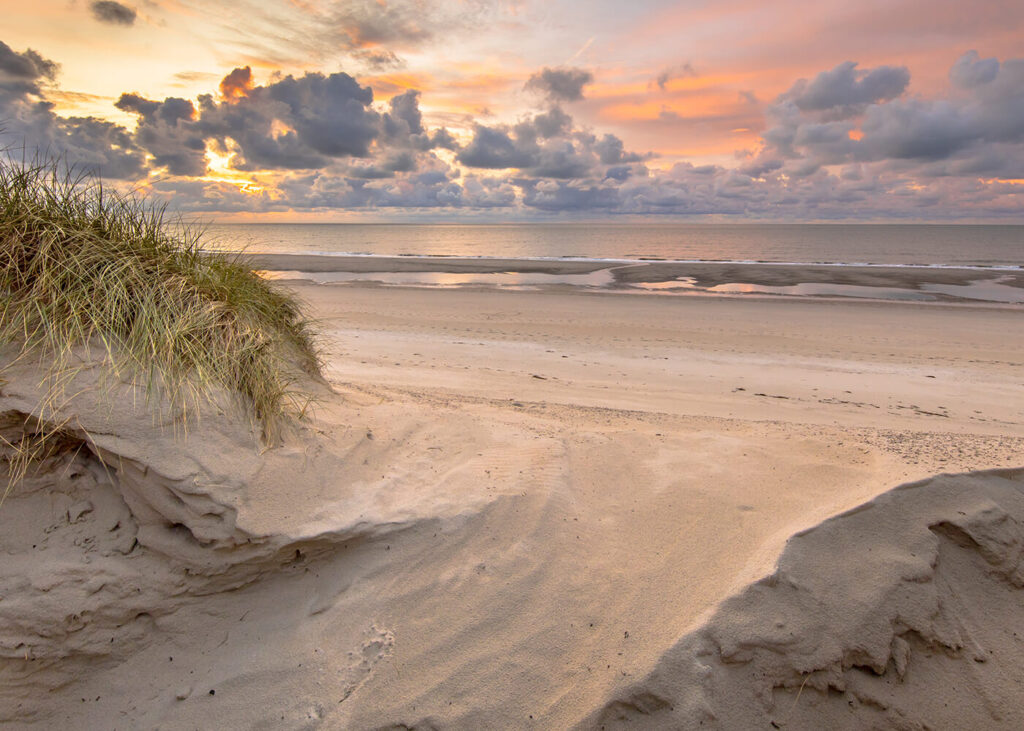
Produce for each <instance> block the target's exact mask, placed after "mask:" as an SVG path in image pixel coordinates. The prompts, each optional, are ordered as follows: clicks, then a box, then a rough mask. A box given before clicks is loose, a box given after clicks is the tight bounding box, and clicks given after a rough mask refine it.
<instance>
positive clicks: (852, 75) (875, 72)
mask: <svg viewBox="0 0 1024 731" xmlns="http://www.w3.org/2000/svg"><path fill="white" fill-rule="evenodd" d="M908 83H910V72H909V71H908V70H907V69H906V67H903V66H898V67H897V66H879V67H878V68H875V69H872V70H870V71H863V70H858V69H857V64H856V62H854V61H847V62H845V63H841V64H839V65H838V66H836V67H835V68H834V69H832V70H831V71H822V72H821V73H819V74H818V75H817V76H815V77H814V79H812V80H811V81H809V82H808V81H807V80H806V79H800V80H799V81H797V82H796V83H795V84H794V85H793V86H792V88H790V90H789V91H787V92H786V93H785V94H783V95H782V97H781V99H782V100H784V101H791V102H792V103H793V104H794V105H795V106H796V107H797V109H800V110H801V111H804V112H815V111H817V112H826V111H832V112H835V113H837V114H838V115H839V116H851V115H853V114H856V113H857V111H858V110H861V109H863V108H864V107H865V106H867V105H868V104H874V103H877V102H881V101H888V100H890V99H895V98H896V97H898V96H899V95H900V94H902V93H903V92H904V90H906V88H907V84H908Z"/></svg>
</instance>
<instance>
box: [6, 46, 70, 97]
mask: <svg viewBox="0 0 1024 731" xmlns="http://www.w3.org/2000/svg"><path fill="white" fill-rule="evenodd" d="M59 70H60V66H59V65H58V64H56V63H55V62H53V61H50V60H49V59H45V58H43V57H42V56H40V55H39V54H38V53H36V52H35V51H33V50H32V49H31V48H29V49H27V50H26V51H24V52H23V53H17V52H15V51H14V50H13V49H12V48H11V47H10V46H8V45H7V44H6V43H4V42H3V41H0V84H29V85H31V86H32V88H35V82H37V81H39V80H40V79H47V80H49V81H53V80H54V79H55V78H56V77H57V72H58V71H59Z"/></svg>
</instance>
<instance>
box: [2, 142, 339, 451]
mask: <svg viewBox="0 0 1024 731" xmlns="http://www.w3.org/2000/svg"><path fill="white" fill-rule="evenodd" d="M0 345H7V346H11V347H12V348H13V352H14V353H15V357H16V358H17V357H26V356H28V357H38V358H40V359H41V360H42V361H43V362H46V363H48V364H52V365H49V366H47V368H48V371H49V373H48V374H47V375H48V378H47V382H48V383H50V384H52V385H51V386H49V387H48V388H49V389H50V391H49V393H48V395H47V398H46V399H44V401H49V402H50V405H51V407H52V406H53V405H54V404H57V403H60V402H61V401H62V399H64V398H65V395H64V394H62V393H60V392H59V390H60V384H61V383H62V378H61V373H62V371H63V370H64V369H67V368H68V367H69V363H71V362H72V361H73V360H74V357H73V356H74V354H75V353H76V352H78V353H80V352H81V348H82V346H86V345H88V346H89V348H90V351H89V352H91V353H97V352H98V353H100V357H101V358H102V360H103V364H104V366H105V367H107V368H108V369H109V371H110V372H111V373H114V374H116V375H117V376H118V377H121V378H124V377H125V376H126V375H127V376H128V377H130V378H131V379H133V380H134V381H135V382H136V383H144V384H145V385H146V388H147V394H148V396H149V399H150V402H151V404H153V403H154V402H156V401H159V402H160V403H161V404H165V405H166V404H168V403H170V404H171V405H172V406H173V407H175V408H180V409H181V410H182V411H183V412H186V413H187V412H188V411H189V407H190V406H194V405H195V404H196V398H197V397H200V398H202V397H204V396H210V395H212V394H213V393H214V392H223V391H227V392H228V393H231V394H234V395H236V396H237V400H238V402H239V405H240V406H241V408H242V409H243V410H244V411H245V412H246V413H247V414H248V415H249V416H250V417H251V418H252V419H253V423H254V424H255V425H257V426H258V427H260V429H261V434H262V437H263V439H264V440H267V441H271V442H272V441H274V440H275V439H276V438H277V436H278V435H279V433H280V431H279V428H280V426H281V425H282V424H283V423H284V421H286V420H287V419H288V418H290V417H293V416H295V415H296V414H297V413H299V412H301V410H302V409H304V408H305V404H306V403H307V402H308V398H307V396H306V395H304V394H303V393H302V392H301V387H300V386H301V382H302V381H303V379H305V378H308V377H310V376H312V377H315V376H317V375H319V368H320V361H319V358H318V354H317V350H316V347H315V343H314V336H313V333H312V329H311V326H310V323H309V321H308V320H307V319H305V318H304V316H303V314H302V312H301V310H300V307H299V305H298V304H297V302H296V301H295V300H294V299H293V298H292V297H290V296H289V295H288V294H286V293H284V292H282V291H281V290H279V289H277V288H275V287H274V286H272V285H271V284H269V283H268V282H267V281H265V280H264V279H262V278H260V277H259V276H258V275H257V274H256V273H254V272H253V271H252V269H251V268H249V267H248V266H246V264H245V261H244V259H243V258H241V257H239V256H237V255H231V256H226V255H216V256H215V255H211V254H208V253H204V252H203V251H202V250H201V248H200V238H199V236H198V235H197V234H195V233H194V232H190V231H188V230H187V229H185V228H182V229H181V231H180V232H177V231H176V230H172V229H171V227H170V226H168V225H167V222H166V220H165V216H164V211H163V209H162V208H160V207H157V206H154V205H152V204H151V203H149V202H147V201H146V200H145V199H143V198H141V197H139V196H137V195H122V194H117V193H112V192H110V191H109V190H108V189H107V188H105V187H104V186H103V185H102V183H101V182H100V181H98V180H96V179H93V178H90V177H88V176H83V175H77V174H74V173H71V172H68V171H65V170H64V169H63V168H62V167H61V166H60V165H59V164H56V163H44V164H31V163H17V162H10V161H7V160H4V159H3V155H2V153H0ZM63 380H64V382H66V380H67V379H63ZM42 410H43V409H42V407H41V408H40V411H42ZM51 410H53V411H54V412H56V409H51ZM45 417H46V415H45V414H43V413H40V414H37V415H36V418H39V419H44V418H45ZM8 446H10V445H8Z"/></svg>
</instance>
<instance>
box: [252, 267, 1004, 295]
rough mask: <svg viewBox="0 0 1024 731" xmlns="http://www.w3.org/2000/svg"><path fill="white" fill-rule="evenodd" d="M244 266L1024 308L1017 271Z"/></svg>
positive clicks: (399, 282)
mask: <svg viewBox="0 0 1024 731" xmlns="http://www.w3.org/2000/svg"><path fill="white" fill-rule="evenodd" d="M246 259H247V261H249V262H250V263H251V264H252V265H253V266H254V267H256V268H258V269H259V270H261V271H262V272H264V273H265V276H269V277H270V278H273V279H287V280H291V281H295V280H303V279H306V280H310V281H315V282H317V283H320V284H379V285H385V286H408V287H446V288H456V287H467V286H468V287H472V286H484V287H487V286H491V287H495V288H500V289H506V288H507V289H517V288H518V289H522V288H543V287H562V288H578V289H580V290H586V291H591V292H614V293H622V292H632V293H642V294H653V295H681V294H700V295H712V296H717V295H750V294H752V295H775V296H785V297H798V298H807V297H814V298H819V297H849V298H859V299H876V300H886V301H894V300H910V301H919V302H987V303H1000V304H1004V305H1011V306H1012V305H1019V304H1024V271H1021V270H1020V269H1019V268H995V267H992V268H982V267H974V268H970V267H952V266H910V265H899V266H896V265H891V266H890V265H864V264H793V263H781V262H756V263H752V262H707V261H694V262H685V261H674V262H669V261H654V260H590V259H502V258H493V259H492V258H474V257H411V256H376V255H366V256H362V255H357V256H340V255H339V256H334V255H331V256H322V255H309V254H253V255H248V256H247V257H246Z"/></svg>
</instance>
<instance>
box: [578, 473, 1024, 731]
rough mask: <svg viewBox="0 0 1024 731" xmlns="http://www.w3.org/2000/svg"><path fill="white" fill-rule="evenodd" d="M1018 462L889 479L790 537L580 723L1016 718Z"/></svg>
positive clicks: (915, 724)
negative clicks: (866, 498)
mask: <svg viewBox="0 0 1024 731" xmlns="http://www.w3.org/2000/svg"><path fill="white" fill-rule="evenodd" d="M1022 589H1024V470H1016V471H996V472H978V473H969V474H964V475H941V476H939V477H936V478H933V479H930V480H925V481H922V482H917V483H911V484H907V485H902V486H900V487H899V488H896V489H895V490H892V491H891V492H887V493H885V494H883V495H881V496H879V497H878V498H876V499H874V500H872V501H871V502H869V503H866V504H865V505H862V506H859V507H857V508H854V509H853V510H851V511H849V512H847V513H844V514H842V515H839V516H837V517H835V518H832V519H830V520H827V521H825V522H824V523H822V524H821V525H818V526H816V527H814V528H812V529H809V530H806V531H803V532H801V533H798V534H797V535H795V536H794V537H793V538H791V539H790V540H789V542H788V544H787V546H786V550H785V551H784V552H783V553H782V556H781V557H780V559H779V563H778V567H777V568H776V570H775V571H774V572H773V573H772V574H770V575H769V576H767V577H765V578H764V579H761V580H760V581H758V582H756V583H754V584H752V585H751V586H749V587H748V588H746V589H744V590H743V591H742V592H740V593H739V594H737V595H735V596H732V597H730V598H729V599H727V600H726V601H725V602H723V603H722V604H721V606H720V607H719V608H718V609H717V611H716V612H715V613H714V615H713V616H712V617H711V618H710V619H709V620H708V621H707V622H706V623H705V624H703V625H702V626H701V627H700V628H699V629H698V630H696V631H695V632H693V633H691V634H689V635H687V636H686V637H684V638H683V639H681V640H680V641H679V642H678V643H677V644H676V645H674V646H673V647H672V648H671V649H670V650H668V651H667V652H666V653H665V655H664V656H663V657H662V659H661V660H660V661H659V662H658V664H657V666H656V667H655V669H654V671H653V672H652V673H651V674H650V675H648V676H647V677H646V678H644V679H643V680H641V681H639V682H638V683H636V684H635V685H633V686H632V687H631V688H629V689H628V690H627V691H625V692H624V693H621V694H619V695H618V696H617V697H616V698H615V699H614V700H612V701H610V702H609V703H608V704H607V705H606V706H605V707H604V708H603V709H601V710H600V711H599V712H597V713H595V714H594V715H592V716H591V717H589V718H588V719H587V720H586V721H584V722H583V723H581V724H580V728H605V729H612V728H637V727H640V728H673V729H684V728H727V729H728V728H761V727H767V726H771V727H774V728H964V727H968V726H973V727H975V728H1020V727H1021V726H1022V725H1024V710H1022V707H1021V704H1020V693H1021V686H1022V684H1024V631H1022V630H1021V628H1020V618H1021V606H1022V605H1021V600H1022V598H1024V591H1022Z"/></svg>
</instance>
